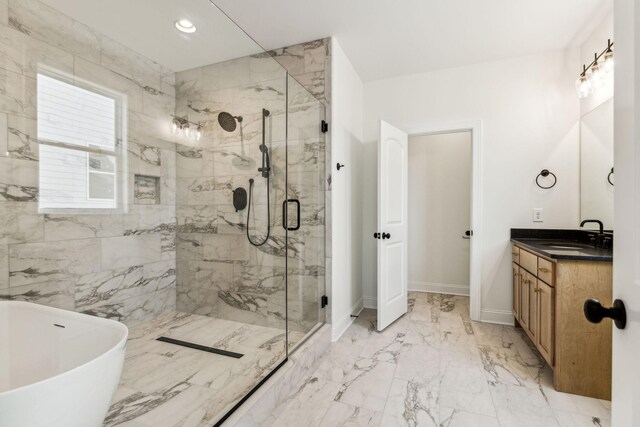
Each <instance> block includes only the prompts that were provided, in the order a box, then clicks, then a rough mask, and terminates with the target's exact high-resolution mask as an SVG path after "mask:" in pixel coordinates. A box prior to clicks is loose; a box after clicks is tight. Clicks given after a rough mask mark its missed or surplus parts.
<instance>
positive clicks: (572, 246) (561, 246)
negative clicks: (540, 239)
mask: <svg viewBox="0 0 640 427" xmlns="http://www.w3.org/2000/svg"><path fill="white" fill-rule="evenodd" d="M542 246H546V247H548V248H550V249H556V250H566V251H575V250H580V249H590V248H592V246H589V245H585V244H583V243H565V242H562V243H560V242H558V243H542Z"/></svg>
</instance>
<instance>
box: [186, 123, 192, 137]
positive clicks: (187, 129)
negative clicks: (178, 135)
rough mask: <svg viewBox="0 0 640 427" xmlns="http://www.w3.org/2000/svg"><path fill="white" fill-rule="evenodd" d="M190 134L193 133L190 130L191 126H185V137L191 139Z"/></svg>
mask: <svg viewBox="0 0 640 427" xmlns="http://www.w3.org/2000/svg"><path fill="white" fill-rule="evenodd" d="M190 133H191V130H190V129H189V125H188V124H186V125H184V136H186V137H187V138H189V135H190Z"/></svg>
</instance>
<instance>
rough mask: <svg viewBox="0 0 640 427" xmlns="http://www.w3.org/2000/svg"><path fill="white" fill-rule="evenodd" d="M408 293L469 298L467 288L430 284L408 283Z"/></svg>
mask: <svg viewBox="0 0 640 427" xmlns="http://www.w3.org/2000/svg"><path fill="white" fill-rule="evenodd" d="M409 291H414V292H433V293H435V294H450V295H465V296H469V286H462V285H448V284H445V283H432V282H409Z"/></svg>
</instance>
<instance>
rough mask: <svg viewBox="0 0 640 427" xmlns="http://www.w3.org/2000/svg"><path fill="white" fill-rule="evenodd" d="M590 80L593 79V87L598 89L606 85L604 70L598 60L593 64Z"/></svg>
mask: <svg viewBox="0 0 640 427" xmlns="http://www.w3.org/2000/svg"><path fill="white" fill-rule="evenodd" d="M589 80H590V81H591V86H592V87H593V88H596V89H597V88H600V87H602V86H604V78H603V72H602V71H601V70H600V66H599V65H598V63H597V62H596V63H594V64H593V65H592V66H591V75H590V76H589Z"/></svg>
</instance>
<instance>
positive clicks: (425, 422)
mask: <svg viewBox="0 0 640 427" xmlns="http://www.w3.org/2000/svg"><path fill="white" fill-rule="evenodd" d="M439 418H440V415H439V409H438V382H437V380H436V381H424V382H423V381H416V380H402V379H399V378H396V379H394V380H393V383H391V389H390V390H389V397H388V399H387V402H386V404H385V406H384V413H383V415H382V425H383V426H425V427H437V426H439V424H440V421H439Z"/></svg>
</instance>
